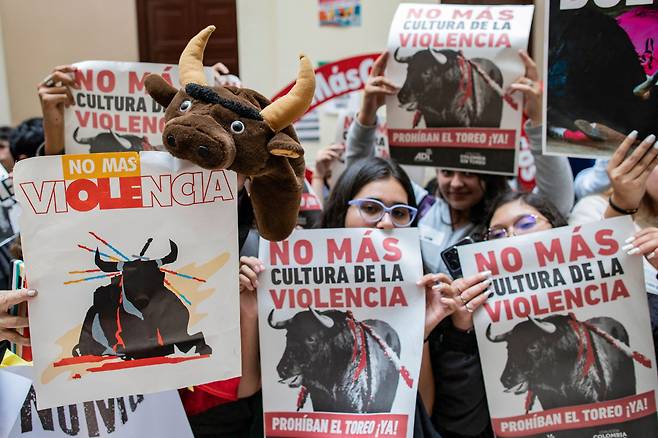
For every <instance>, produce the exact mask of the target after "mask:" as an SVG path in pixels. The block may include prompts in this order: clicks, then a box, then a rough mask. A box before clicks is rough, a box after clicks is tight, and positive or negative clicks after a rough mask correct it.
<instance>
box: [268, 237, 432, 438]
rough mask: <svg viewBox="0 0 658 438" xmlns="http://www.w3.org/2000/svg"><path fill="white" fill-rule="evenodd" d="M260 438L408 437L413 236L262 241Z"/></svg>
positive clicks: (415, 319)
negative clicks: (262, 432)
mask: <svg viewBox="0 0 658 438" xmlns="http://www.w3.org/2000/svg"><path fill="white" fill-rule="evenodd" d="M259 258H260V259H261V260H262V261H263V263H264V264H265V267H266V269H265V271H264V272H262V273H261V274H260V276H259V282H260V286H259V288H258V314H259V318H258V320H259V335H260V353H261V374H262V382H263V412H264V421H265V435H266V436H268V437H306V438H311V437H334V436H335V437H343V436H351V437H372V436H379V437H399V438H409V437H411V436H412V434H413V421H414V409H415V402H416V390H417V386H418V376H419V372H420V358H421V354H422V343H423V330H424V321H425V294H424V291H423V289H422V288H420V287H418V286H417V285H416V281H418V279H419V278H420V277H421V275H422V268H421V266H422V264H421V260H420V248H419V244H418V230H417V229H410V228H409V229H396V230H394V231H392V232H386V231H383V230H377V229H363V228H351V229H350V228H348V229H322V230H301V231H300V230H298V231H295V232H294V233H293V234H292V235H291V236H290V237H289V238H288V240H285V241H283V242H269V241H265V240H261V242H260V251H259Z"/></svg>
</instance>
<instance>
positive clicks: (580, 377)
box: [459, 216, 658, 437]
mask: <svg viewBox="0 0 658 438" xmlns="http://www.w3.org/2000/svg"><path fill="white" fill-rule="evenodd" d="M633 234H634V227H633V223H632V221H631V220H630V218H629V217H628V216H624V217H620V218H615V219H609V220H605V221H601V222H597V223H592V224H590V225H588V226H587V227H586V228H581V227H580V226H577V227H561V228H558V229H554V230H551V231H546V232H537V233H531V234H526V235H522V236H517V237H511V238H507V239H500V240H494V241H490V242H482V243H479V244H473V245H468V246H462V247H459V258H460V260H461V263H462V267H463V269H464V275H465V276H468V275H473V274H474V273H476V272H481V271H485V270H489V271H491V272H492V275H493V282H492V285H491V288H490V290H491V294H490V296H489V299H488V301H487V302H486V303H485V304H484V305H483V308H482V310H479V311H477V312H476V314H475V330H476V334H477V340H478V347H479V351H480V358H481V362H482V371H483V375H484V382H485V387H486V392H487V399H488V403H489V411H490V413H491V418H492V421H493V428H494V432H495V433H496V435H497V436H500V437H528V436H533V437H534V436H555V437H561V436H570V437H571V436H578V437H597V436H615V437H616V436H627V437H654V436H658V418H657V417H656V390H657V389H658V381H657V378H656V359H655V353H654V346H653V342H652V337H651V326H650V322H649V312H648V308H647V298H646V287H645V284H644V280H643V275H642V260H641V258H640V257H638V256H629V255H627V254H626V252H625V251H624V250H622V246H624V241H625V240H626V239H627V238H628V236H631V235H633ZM603 432H606V433H608V435H604V434H603ZM549 434H550V435H549Z"/></svg>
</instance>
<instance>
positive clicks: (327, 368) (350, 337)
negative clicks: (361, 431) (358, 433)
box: [267, 308, 401, 413]
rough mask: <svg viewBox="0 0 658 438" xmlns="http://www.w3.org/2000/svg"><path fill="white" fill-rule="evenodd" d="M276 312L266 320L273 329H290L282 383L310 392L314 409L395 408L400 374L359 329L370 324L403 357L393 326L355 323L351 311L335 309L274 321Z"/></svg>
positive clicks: (282, 363)
mask: <svg viewBox="0 0 658 438" xmlns="http://www.w3.org/2000/svg"><path fill="white" fill-rule="evenodd" d="M273 313H274V310H272V311H271V312H270V314H269V317H268V319H267V321H268V324H269V325H270V327H272V328H274V329H286V330H287V334H286V349H285V351H284V352H283V356H282V357H281V360H280V361H279V364H278V365H277V372H278V374H279V377H280V378H281V381H280V382H281V383H284V384H287V385H288V386H289V387H291V388H296V387H302V391H303V393H305V391H308V395H309V396H310V398H311V401H312V403H313V410H314V411H323V412H347V413H372V412H390V411H391V406H392V405H393V401H394V400H395V394H396V392H397V387H398V381H399V377H400V376H399V373H398V371H397V370H396V367H395V366H394V364H393V363H392V362H391V359H390V358H389V357H387V356H386V354H385V352H384V350H383V349H382V348H381V344H378V342H377V341H376V340H375V339H374V337H373V335H371V334H369V333H366V331H360V330H359V327H363V324H366V325H367V326H368V327H369V328H370V329H372V331H373V332H375V333H376V336H379V338H380V339H381V340H383V341H384V342H385V343H386V345H388V346H389V347H390V349H391V350H393V351H394V352H395V354H396V355H397V357H399V355H400V349H401V346H400V339H399V337H398V334H397V333H396V332H395V330H394V329H393V328H392V327H391V326H390V325H389V324H387V323H386V322H383V321H380V320H365V321H362V322H355V321H354V319H353V318H350V316H351V314H350V315H348V313H346V312H341V311H337V310H327V311H324V312H318V311H316V310H315V309H312V308H309V310H307V311H302V312H299V313H297V314H295V316H293V317H292V318H290V319H288V320H286V321H280V322H273ZM360 369H361V371H359V370H360ZM302 405H303V402H302ZM300 408H301V406H300V405H298V409H300Z"/></svg>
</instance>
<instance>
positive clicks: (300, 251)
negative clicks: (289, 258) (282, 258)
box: [294, 239, 313, 265]
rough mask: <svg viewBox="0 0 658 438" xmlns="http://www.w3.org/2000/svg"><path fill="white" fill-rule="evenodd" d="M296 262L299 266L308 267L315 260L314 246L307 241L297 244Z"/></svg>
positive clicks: (300, 241)
mask: <svg viewBox="0 0 658 438" xmlns="http://www.w3.org/2000/svg"><path fill="white" fill-rule="evenodd" d="M294 254H295V262H297V264H299V265H307V264H309V263H310V262H311V260H313V245H311V242H309V241H308V240H306V239H301V240H298V241H297V242H295V247H294Z"/></svg>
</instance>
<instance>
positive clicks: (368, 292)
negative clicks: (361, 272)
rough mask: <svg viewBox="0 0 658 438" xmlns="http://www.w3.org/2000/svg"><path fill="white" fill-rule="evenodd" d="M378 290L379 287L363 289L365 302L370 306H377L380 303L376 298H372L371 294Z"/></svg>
mask: <svg viewBox="0 0 658 438" xmlns="http://www.w3.org/2000/svg"><path fill="white" fill-rule="evenodd" d="M377 292H378V290H377V288H375V287H367V288H366V289H365V290H364V291H363V302H364V303H365V304H366V306H368V307H377V305H378V304H379V303H378V302H377V300H376V299H373V298H371V295H373V294H376V293H377Z"/></svg>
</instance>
